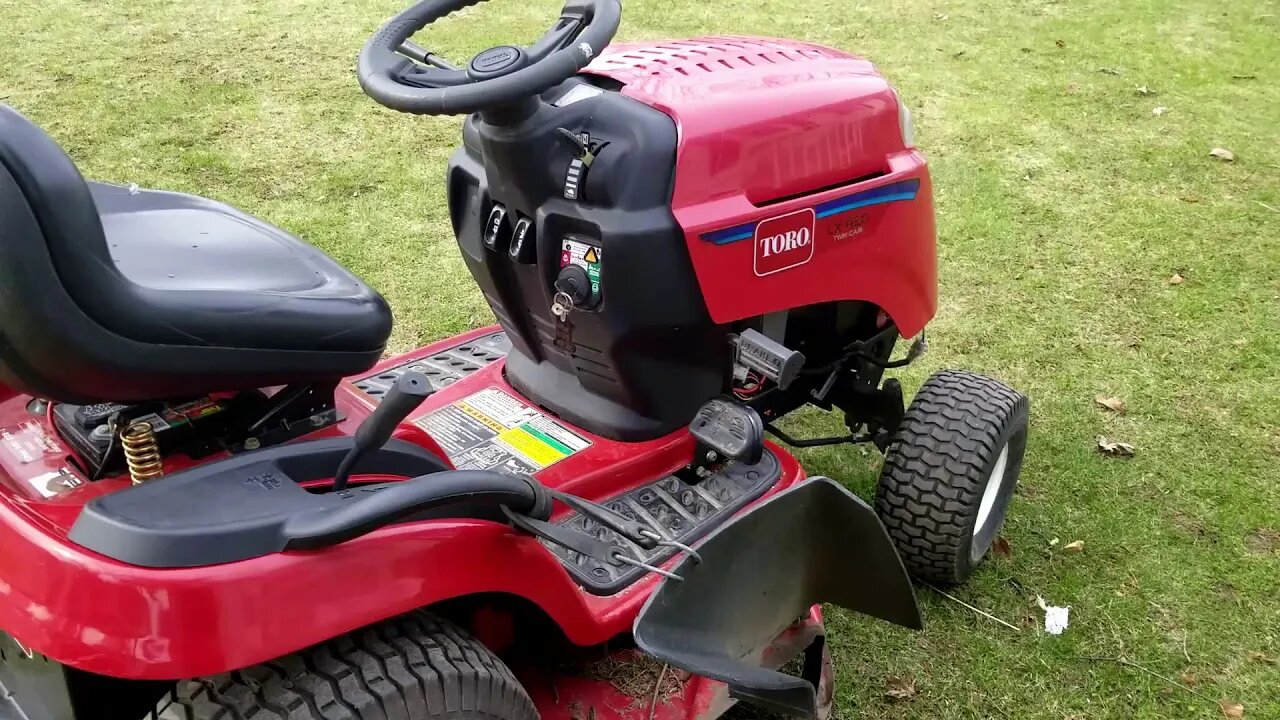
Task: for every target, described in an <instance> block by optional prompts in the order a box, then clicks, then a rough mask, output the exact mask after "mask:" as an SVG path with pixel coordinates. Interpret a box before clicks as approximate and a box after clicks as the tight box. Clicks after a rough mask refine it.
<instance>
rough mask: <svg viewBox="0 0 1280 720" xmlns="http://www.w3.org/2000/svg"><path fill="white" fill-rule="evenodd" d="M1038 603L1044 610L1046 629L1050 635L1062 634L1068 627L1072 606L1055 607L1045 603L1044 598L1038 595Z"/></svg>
mask: <svg viewBox="0 0 1280 720" xmlns="http://www.w3.org/2000/svg"><path fill="white" fill-rule="evenodd" d="M1036 605H1038V606H1040V609H1041V610H1043V611H1044V631H1045V632H1047V633H1049V634H1050V635H1061V634H1062V631H1063V630H1066V629H1067V624H1068V622H1069V621H1068V619H1067V616H1068V615H1070V614H1071V606H1070V605H1068V606H1067V607H1055V606H1053V605H1049V604H1047V603H1045V601H1044V598H1042V597H1040V596H1039V595H1037V596H1036Z"/></svg>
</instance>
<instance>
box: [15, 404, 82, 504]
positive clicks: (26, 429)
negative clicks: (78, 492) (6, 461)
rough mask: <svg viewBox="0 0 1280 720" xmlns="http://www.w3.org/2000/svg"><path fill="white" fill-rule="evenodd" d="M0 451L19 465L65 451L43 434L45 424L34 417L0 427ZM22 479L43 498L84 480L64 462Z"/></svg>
mask: <svg viewBox="0 0 1280 720" xmlns="http://www.w3.org/2000/svg"><path fill="white" fill-rule="evenodd" d="M0 452H3V453H4V454H6V455H8V456H9V457H10V458H11V459H13V460H17V461H18V463H19V464H21V465H29V464H31V463H34V462H37V461H43V460H46V459H48V458H54V457H58V458H60V457H62V456H63V454H64V451H63V449H62V448H61V447H60V446H59V445H58V443H57V441H55V440H54V439H53V438H52V437H50V436H49V435H47V434H45V431H44V428H43V427H41V426H40V423H38V422H36V421H35V420H28V421H27V422H24V423H22V424H21V425H15V426H12V427H6V428H0ZM46 467H47V466H46ZM25 480H26V482H27V484H29V485H30V486H31V488H32V489H33V490H35V491H36V492H37V493H39V494H40V497H44V498H51V497H54V496H56V495H60V494H62V493H64V492H66V491H68V490H71V489H74V488H77V487H80V486H81V485H83V484H84V480H83V479H82V478H81V477H80V476H79V475H78V474H76V472H75V471H74V470H72V469H71V468H69V467H66V466H63V467H60V468H58V469H57V470H53V471H50V472H46V473H43V474H41V475H37V476H35V477H30V478H25Z"/></svg>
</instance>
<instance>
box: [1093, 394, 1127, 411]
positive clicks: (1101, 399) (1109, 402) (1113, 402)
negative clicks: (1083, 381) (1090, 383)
mask: <svg viewBox="0 0 1280 720" xmlns="http://www.w3.org/2000/svg"><path fill="white" fill-rule="evenodd" d="M1093 401H1094V402H1095V403H1097V404H1098V406H1099V407H1104V408H1106V409H1108V410H1110V411H1111V412H1118V413H1122V412H1124V411H1125V409H1126V406H1125V404H1124V401H1123V400H1121V399H1120V398H1118V397H1111V396H1109V395H1097V396H1095V397H1094V398H1093Z"/></svg>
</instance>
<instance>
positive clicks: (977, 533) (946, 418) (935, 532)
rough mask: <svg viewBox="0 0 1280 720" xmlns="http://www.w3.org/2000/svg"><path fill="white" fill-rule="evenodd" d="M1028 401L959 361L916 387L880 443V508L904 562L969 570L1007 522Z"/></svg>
mask: <svg viewBox="0 0 1280 720" xmlns="http://www.w3.org/2000/svg"><path fill="white" fill-rule="evenodd" d="M1028 407H1029V401H1028V400H1027V398H1026V396H1025V395H1022V394H1021V393H1019V392H1017V391H1016V390H1014V389H1012V388H1010V387H1009V386H1008V385H1005V384H1004V383H1002V382H999V381H998V380H992V379H991V378H988V377H984V376H982V375H978V374H975V373H970V372H964V371H960V370H945V371H942V372H939V373H936V374H934V375H933V376H932V377H930V378H929V379H928V381H926V382H925V384H924V386H923V387H921V388H920V392H919V393H917V394H916V397H915V399H914V400H912V401H911V406H910V407H909V408H907V413H906V415H905V417H904V418H903V420H902V424H901V425H899V427H898V432H897V434H896V435H895V436H894V439H893V441H892V442H891V443H890V444H889V447H888V449H887V451H886V452H885V460H884V468H883V469H882V470H881V472H880V483H879V486H878V487H877V489H876V511H877V512H878V513H879V515H880V519H881V520H882V521H883V522H884V525H885V528H886V529H887V530H888V531H889V536H890V537H891V538H893V542H894V544H895V545H896V546H897V548H898V554H899V555H900V556H901V557H902V562H903V564H904V565H906V568H907V571H908V572H910V573H911V574H912V575H914V576H915V577H917V578H920V579H921V580H926V581H929V582H934V583H938V584H943V585H955V584H959V583H962V582H964V581H965V580H968V579H969V576H970V575H971V574H973V571H974V569H975V568H976V567H977V566H978V564H979V563H981V561H982V559H983V557H985V556H986V554H987V552H988V551H989V550H990V549H991V546H992V543H993V542H995V539H996V537H997V536H998V535H999V532H1000V528H1001V526H1002V525H1004V519H1005V514H1006V513H1007V512H1008V509H1009V500H1010V498H1012V496H1013V490H1014V486H1015V485H1016V484H1017V482H1018V473H1019V472H1020V471H1021V469H1022V455H1023V451H1024V450H1025V448H1026V444H1027V412H1028Z"/></svg>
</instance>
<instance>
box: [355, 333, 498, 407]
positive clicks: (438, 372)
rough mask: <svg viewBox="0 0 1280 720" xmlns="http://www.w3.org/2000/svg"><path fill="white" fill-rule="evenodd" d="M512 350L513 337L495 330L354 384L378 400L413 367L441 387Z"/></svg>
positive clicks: (408, 361)
mask: <svg viewBox="0 0 1280 720" xmlns="http://www.w3.org/2000/svg"><path fill="white" fill-rule="evenodd" d="M509 352H511V340H509V339H508V338H507V334H506V333H504V332H496V333H493V334H492V335H485V336H483V337H479V338H476V339H475V340H472V341H471V342H466V343H459V344H458V345H456V346H454V347H451V348H447V349H445V350H441V351H440V352H438V353H436V354H434V355H427V356H426V357H420V358H415V359H413V360H406V361H405V362H403V363H401V364H399V365H396V366H395V367H390V368H387V369H386V370H383V371H382V372H380V373H378V374H376V375H370V376H368V377H365V378H361V379H359V380H356V381H355V382H354V383H352V384H353V385H355V386H356V387H357V388H359V389H360V390H363V391H364V392H365V394H367V395H369V397H371V398H373V400H374V402H379V401H381V400H382V396H383V395H386V393H387V391H388V390H390V389H391V386H392V385H394V384H395V382H396V379H397V378H399V377H400V376H401V375H403V374H405V373H406V372H409V371H410V370H413V371H416V372H420V373H422V374H424V375H426V376H427V379H428V380H430V381H431V386H432V387H433V388H435V389H437V390H439V389H440V388H442V387H448V386H450V385H452V384H454V383H456V382H458V381H459V380H461V379H462V378H464V377H466V376H468V375H470V374H472V373H474V372H476V371H477V370H480V369H481V368H483V367H485V366H486V365H490V364H492V363H493V362H494V361H496V360H500V359H502V358H504V357H506V356H507V353H509Z"/></svg>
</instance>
